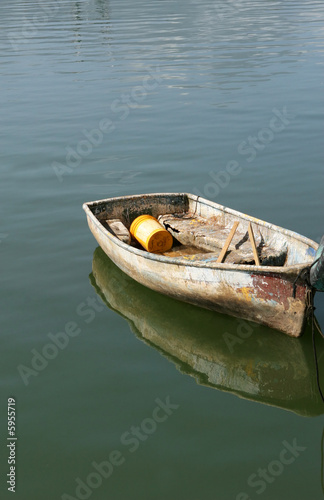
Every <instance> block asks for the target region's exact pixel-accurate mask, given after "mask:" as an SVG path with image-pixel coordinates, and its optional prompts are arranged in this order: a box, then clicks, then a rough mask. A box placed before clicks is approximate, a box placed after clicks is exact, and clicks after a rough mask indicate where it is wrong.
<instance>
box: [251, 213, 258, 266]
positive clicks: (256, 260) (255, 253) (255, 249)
mask: <svg viewBox="0 0 324 500" xmlns="http://www.w3.org/2000/svg"><path fill="white" fill-rule="evenodd" d="M248 232H249V237H250V241H251V245H252V250H253V255H254V260H255V264H256V265H257V266H259V265H260V260H259V255H258V251H257V248H256V245H255V239H254V233H253V229H252V224H251V222H250V223H249V227H248Z"/></svg>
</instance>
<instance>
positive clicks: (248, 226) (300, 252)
mask: <svg viewBox="0 0 324 500" xmlns="http://www.w3.org/2000/svg"><path fill="white" fill-rule="evenodd" d="M83 209H84V210H85V212H86V215H87V220H88V224H89V227H90V230H91V232H92V234H93V235H94V237H95V238H96V240H97V242H98V243H99V245H100V246H101V248H102V249H103V250H104V252H105V253H106V254H107V255H108V256H109V257H110V258H111V260H112V261H113V262H114V263H115V264H116V265H117V266H118V267H119V268H120V269H121V270H122V271H124V272H125V273H126V274H128V275H129V276H130V277H132V278H133V279H135V280H136V281H138V282H139V283H141V284H143V285H145V286H147V287H149V288H151V289H153V290H156V291H158V292H161V293H163V294H165V295H169V296H170V297H174V298H176V299H178V300H181V301H184V302H189V303H191V304H195V305H198V306H200V307H204V308H207V309H211V310H215V311H219V312H222V313H225V314H229V315H232V316H236V317H240V318H243V319H247V320H250V321H254V322H256V323H260V324H264V325H267V326H270V327H271V328H275V329H277V330H280V331H282V332H284V333H286V334H288V335H290V336H293V337H299V336H300V335H301V334H302V332H303V328H304V324H305V316H306V308H307V306H306V294H307V289H308V285H307V284H306V282H305V280H303V279H301V278H298V276H299V275H300V273H301V271H302V270H303V269H304V268H305V267H307V266H310V265H311V264H313V263H314V258H315V255H316V251H317V250H318V247H319V246H318V244H317V243H315V242H314V241H312V240H310V239H308V238H306V237H304V236H301V235H299V234H297V233H295V232H293V231H289V230H287V229H283V228H281V227H278V226H275V225H273V224H270V223H268V222H264V221H262V220H259V219H255V218H254V217H250V216H248V215H245V214H242V213H240V212H237V211H235V210H231V209H229V208H226V207H224V206H222V205H219V204H217V203H213V202H211V201H208V200H205V199H203V198H201V197H199V196H195V195H191V194H186V193H180V194H179V193H171V194H148V195H136V196H122V197H118V198H109V199H106V200H99V201H93V202H89V203H85V204H84V205H83ZM140 215H151V216H153V217H155V218H157V219H158V220H159V221H160V223H161V224H163V225H164V227H165V229H167V230H168V231H169V232H170V233H171V234H172V235H173V237H174V245H173V247H172V249H171V250H169V251H168V252H165V253H163V254H156V253H154V254H153V253H150V252H147V251H145V250H144V249H143V248H142V247H141V246H140V245H139V244H138V243H137V242H136V241H135V240H132V241H130V243H128V242H127V237H126V239H125V235H123V238H121V239H120V238H118V237H117V236H116V233H115V232H114V231H113V229H112V228H111V225H110V222H109V221H111V220H113V221H114V222H115V221H116V219H117V220H119V221H120V222H121V223H122V225H123V226H124V227H125V228H126V230H127V229H129V228H130V225H131V223H132V222H133V221H134V220H135V219H136V218H137V217H138V216H140ZM233 226H234V227H233ZM234 229H236V231H234ZM220 254H223V256H222V255H220ZM316 257H317V258H318V256H316ZM220 260H221V261H220ZM256 262H257V265H256ZM297 278H298V279H297ZM296 280H297V282H296V283H295V281H296ZM314 280H315V278H314ZM316 280H317V281H319V279H318V273H317V275H316ZM294 284H295V285H294ZM312 293H314V290H313V291H312Z"/></svg>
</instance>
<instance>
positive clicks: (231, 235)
mask: <svg viewBox="0 0 324 500" xmlns="http://www.w3.org/2000/svg"><path fill="white" fill-rule="evenodd" d="M238 225H239V222H237V221H236V222H234V224H233V227H232V229H231V232H230V234H229V235H228V237H227V240H226V241H225V243H224V246H223V248H222V251H221V253H220V254H219V257H218V259H217V261H216V262H218V263H220V262H223V260H224V257H225V255H226V252H227V250H228V247H229V246H230V244H231V241H232V239H233V237H234V234H235V231H236V229H237V226H238Z"/></svg>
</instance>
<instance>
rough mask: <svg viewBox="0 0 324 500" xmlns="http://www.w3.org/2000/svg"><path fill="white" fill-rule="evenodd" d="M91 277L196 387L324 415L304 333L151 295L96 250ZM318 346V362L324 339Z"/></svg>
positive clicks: (108, 302)
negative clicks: (296, 336)
mask: <svg viewBox="0 0 324 500" xmlns="http://www.w3.org/2000/svg"><path fill="white" fill-rule="evenodd" d="M90 281H91V284H92V285H93V286H94V288H95V290H96V292H97V293H98V294H99V296H100V297H101V299H102V300H103V301H104V302H105V303H106V305H107V306H108V307H109V308H110V309H112V310H113V311H115V312H117V313H118V314H120V315H121V316H122V317H123V318H125V319H126V320H127V321H128V323H129V326H130V328H131V330H132V331H133V333H134V334H135V335H136V336H137V338H138V339H139V340H141V341H143V342H145V343H146V344H148V345H149V346H150V347H153V348H155V349H157V350H158V351H159V352H160V354H162V355H163V356H165V357H166V358H167V359H168V360H169V361H170V362H172V363H174V364H175V366H176V368H177V369H178V370H179V371H180V372H181V373H183V374H185V375H190V376H191V377H193V378H194V379H195V380H196V382H197V384H199V385H203V386H206V387H209V388H211V389H217V390H220V391H222V392H229V393H232V394H234V395H235V396H238V397H241V398H244V399H248V400H252V401H255V402H258V403H262V404H267V405H271V406H276V407H279V408H282V409H284V410H289V411H293V412H295V413H297V414H299V415H303V416H307V417H311V416H317V415H322V414H323V412H324V406H323V403H322V401H321V397H320V394H319V391H318V387H317V383H316V371H315V365H314V359H313V349H312V339H311V336H310V335H305V336H304V337H303V338H302V339H298V340H296V339H292V338H289V337H288V336H287V335H282V334H280V333H279V332H276V331H274V330H271V329H270V328H268V327H265V326H262V325H257V324H255V323H250V322H248V321H244V320H241V319H237V318H233V317H230V316H226V315H223V314H217V313H213V312H211V311H207V310H204V309H199V308H196V307H194V306H191V305H190V304H185V303H184V302H179V301H177V300H173V299H171V298H170V297H166V296H165V295H162V294H159V293H156V292H154V291H152V290H149V289H148V288H146V287H144V286H142V285H140V284H139V283H137V282H136V281H134V280H133V279H131V278H130V277H129V276H127V275H126V274H125V273H123V272H122V271H121V270H120V269H118V267H117V266H115V264H114V263H113V262H112V261H111V260H110V259H109V258H108V257H107V256H106V255H105V253H104V252H103V251H102V249H101V248H99V247H97V248H96V250H95V252H94V255H93V261H92V273H91V275H90ZM197 332H199V335H197ZM317 347H318V352H319V353H321V362H322V361H323V359H324V358H322V353H324V339H322V338H319V339H318V342H317ZM287 353H289V355H287ZM321 368H323V363H321ZM322 371H323V370H322V369H321V373H322Z"/></svg>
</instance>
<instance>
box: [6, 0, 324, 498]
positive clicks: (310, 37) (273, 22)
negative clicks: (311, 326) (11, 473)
mask: <svg viewBox="0 0 324 500" xmlns="http://www.w3.org/2000/svg"><path fill="white" fill-rule="evenodd" d="M323 21H324V4H323V3H322V2H320V1H307V0H306V1H305V0H303V1H301V0H297V1H296V0H294V1H290V0H282V1H280V0H279V1H272V0H269V1H266V0H247V1H244V2H243V1H242V0H241V1H240V0H237V1H217V2H216V1H212V0H189V1H180V0H178V1H171V0H165V1H163V2H162V1H157V0H153V1H150V2H148V1H144V0H132V1H130V0H120V1H117V0H111V1H104V0H88V1H72V0H61V1H59V0H56V1H39V2H36V1H27V0H19V1H18V0H12V1H11V2H5V1H2V2H1V4H0V28H1V30H0V64H1V66H0V71H1V83H0V102H1V115H0V123H1V150H0V156H1V164H0V165H1V184H0V193H1V206H2V210H1V219H0V221H1V226H0V242H1V243H0V256H1V285H2V286H1V354H2V355H1V375H0V385H1V408H0V433H1V436H2V438H1V447H0V488H1V491H0V498H11V497H10V495H12V493H10V492H8V491H7V486H8V485H6V477H5V475H6V474H7V472H8V464H7V457H8V448H7V447H6V443H7V441H6V438H7V429H6V428H7V407H6V401H7V398H8V397H11V396H12V397H14V398H16V409H17V415H18V422H17V437H18V445H17V456H16V458H17V492H16V497H15V498H17V499H19V500H20V499H22V500H25V499H28V500H43V499H48V500H54V499H63V500H68V498H69V496H64V494H66V495H70V496H72V498H73V497H74V498H91V499H94V500H96V499H98V500H101V499H113V500H139V499H141V500H142V499H148V500H151V499H154V500H165V499H166V498H170V499H177V500H215V499H221V500H227V499H228V500H230V499H233V500H235V499H236V500H247V499H251V500H253V499H255V498H262V499H264V500H268V499H282V498H294V499H295V500H303V499H306V498H307V499H312V500H317V499H320V498H322V497H323V489H322V484H321V477H322V474H323V471H322V469H323V463H322V462H321V460H322V454H321V438H322V430H323V419H322V412H323V407H322V406H321V405H320V403H319V399H318V394H317V392H316V387H315V379H314V365H313V359H312V350H311V344H310V331H309V330H308V331H307V332H306V334H305V336H304V337H303V339H302V340H300V341H299V340H297V341H291V340H290V339H288V338H286V337H284V339H283V338H282V336H278V334H277V333H275V332H271V331H269V330H266V329H262V328H257V329H256V330H255V331H254V332H253V334H251V335H250V336H248V338H246V340H244V342H241V343H238V344H235V345H234V348H233V352H231V351H230V350H229V349H228V347H227V346H226V345H225V344H224V342H222V340H223V339H224V334H225V333H231V334H233V335H236V337H237V335H238V333H237V332H238V328H239V324H238V322H237V321H236V320H232V319H229V318H225V317H222V316H221V315H216V314H215V315H214V314H211V313H209V312H208V311H200V310H197V309H195V308H192V307H190V306H185V305H179V304H177V303H175V302H174V301H170V300H169V299H165V298H162V297H159V296H157V295H156V294H152V292H148V291H146V290H143V289H142V288H141V287H139V286H138V285H135V284H134V283H132V282H128V281H127V280H126V281H125V277H124V276H123V275H121V274H120V273H118V270H116V269H115V268H114V267H113V266H112V265H111V264H110V263H109V261H108V260H107V259H106V258H105V257H104V256H103V255H102V253H100V251H98V250H96V253H95V256H94V262H93V266H94V274H96V277H94V276H93V275H91V276H90V277H89V274H90V273H91V270H92V260H93V254H94V251H95V249H96V243H95V241H94V239H93V238H92V236H91V234H90V232H89V231H88V228H87V226H86V222H85V217H84V213H83V212H82V209H81V205H82V203H83V202H84V201H90V200H94V199H100V198H105V197H109V196H118V195H123V194H132V193H149V192H193V193H196V194H201V195H204V196H205V197H207V198H209V199H212V200H214V201H217V202H220V203H222V204H224V205H226V206H230V207H231V208H234V209H237V210H240V211H243V212H245V213H248V214H251V215H254V216H256V217H259V218H261V219H264V220H268V221H270V222H273V223H275V224H278V225H281V226H283V227H287V228H289V229H293V230H295V231H297V232H299V233H301V234H304V235H305V236H308V237H310V238H312V239H314V240H316V241H319V240H320V237H321V235H322V233H323V195H322V193H323V161H322V160H323V121H322V117H323V108H324V99H323V49H324V33H323ZM280 117H281V118H280ZM234 162H235V163H234ZM233 165H235V172H236V174H235V175H234V174H232V173H229V172H231V171H230V168H231V166H233ZM112 278H114V279H115V281H111V279H112ZM98 282H100V283H101V286H99V285H98ZM116 283H117V284H118V283H121V285H120V287H118V286H117V285H116ZM123 283H124V285H125V286H124V285H122V284H123ZM98 294H101V297H102V298H103V299H104V300H105V301H106V302H105V303H104V304H102V303H101V302H99V300H100V299H99V295H98ZM108 303H109V304H110V306H111V307H112V308H113V309H116V310H118V312H119V313H120V314H122V315H123V316H121V315H119V314H117V313H116V311H114V310H113V309H110V308H109V307H107V304H108ZM316 305H317V317H318V319H319V321H320V323H321V324H322V325H324V302H323V297H322V296H320V295H318V296H317V300H316ZM125 317H126V319H125ZM127 319H128V320H129V322H128V321H127ZM65 329H67V330H68V331H69V332H70V333H71V334H73V335H74V336H70V337H69V339H70V340H69V343H68V345H66V346H64V347H62V348H60V349H59V348H57V349H56V351H55V349H54V350H53V349H52V350H51V348H48V350H47V351H46V349H47V348H46V346H47V345H48V344H49V343H51V337H49V334H50V333H51V334H52V336H54V337H56V338H58V337H60V336H59V333H61V332H64V330H65ZM142 336H144V337H146V340H147V341H148V342H141V339H142ZM52 338H53V337H52ZM60 338H61V339H63V338H66V335H65V336H64V335H61V337H60ZM165 339H167V340H165ZM175 339H176V340H177V342H175ZM179 339H180V340H179ZM197 339H199V340H197ZM61 342H63V340H61ZM159 343H160V344H161V345H160V346H159V349H157V348H156V346H157V345H158V344H159ZM197 343H198V344H199V345H198V344H197ZM62 345H64V342H63V344H62ZM154 346H155V347H154ZM43 349H45V351H46V352H47V354H48V356H52V359H50V360H48V361H47V362H46V363H47V364H46V366H44V361H43V362H42V361H41V360H38V362H37V361H35V359H34V361H33V358H34V356H35V353H36V352H37V353H41V352H42V350H43ZM188 353H189V354H188ZM322 353H324V346H323V342H320V339H318V354H319V357H320V362H319V364H320V369H321V372H322V374H323V373H324V366H323V361H324V355H323V357H321V354H322ZM36 357H37V355H36ZM186 357H187V358H186ZM184 358H186V359H187V362H184V361H180V359H184ZM45 361H46V360H45ZM32 363H34V368H33V365H32ZM35 363H36V365H35ZM37 363H38V364H37ZM42 363H43V365H42ZM22 365H23V366H24V367H27V370H30V371H27V372H26V368H21V366H22ZM35 366H36V369H35ZM19 367H20V368H19ZM19 370H20V372H19ZM22 370H25V371H23V373H25V376H23V377H22V376H21V373H22ZM31 370H34V371H31ZM197 380H198V382H199V383H197ZM322 382H323V383H324V380H323V377H322ZM215 386H216V388H215ZM233 392H234V393H236V394H239V395H240V396H241V397H237V395H235V394H233ZM168 398H169V401H170V402H171V403H172V405H174V406H173V409H169V410H163V409H160V410H159V412H157V411H156V412H155V413H154V411H155V409H156V408H157V405H158V404H160V408H161V402H162V403H164V404H165V403H166V401H167V400H168ZM251 400H252V401H251ZM157 401H159V402H157ZM264 403H268V404H264ZM271 405H275V406H271ZM176 407H177V408H176ZM292 410H294V411H292ZM163 412H164V413H163ZM152 415H155V416H157V415H158V416H159V417H158V418H160V420H162V419H163V421H157V420H156V419H155V420H154V419H152ZM164 417H167V418H166V419H164ZM148 419H149V420H148ZM138 426H139V427H141V430H140V431H138V430H136V427H138ZM143 429H144V431H143ZM136 432H141V434H138V435H137V436H138V437H134V436H135V434H134V433H136ZM143 432H144V433H143ZM126 433H128V434H126ZM125 434H126V435H125ZM131 435H132V436H133V437H132V439H133V441H132V442H131V443H132V444H131V443H130V441H129V439H130V438H131ZM287 443H288V447H289V446H293V444H294V443H295V444H296V443H297V447H298V448H297V451H296V448H295V451H294V452H291V451H287V452H285V451H284V450H285V449H287V450H288V448H287ZM114 450H119V454H118V453H117V454H115V455H114V454H112V452H113V451H114ZM111 454H112V455H111ZM103 461H105V462H107V461H110V462H114V461H115V462H116V464H117V463H118V464H119V465H115V466H113V470H112V466H108V465H107V464H106V469H105V471H106V472H105V474H106V476H109V477H106V478H103V477H102V475H101V476H100V475H99V476H98V472H97V473H96V469H95V468H94V465H93V463H94V462H96V463H97V464H101V463H102V462H103ZM288 461H289V463H287V462H288ZM264 469H265V470H266V472H265V474H267V475H266V476H264V477H263V478H261V476H260V475H262V474H264V472H262V470H264ZM260 471H261V472H260ZM94 473H95V474H94ZM96 474H97V475H96ZM253 474H254V476H253V477H251V476H252V475H253ZM77 478H80V480H81V481H84V482H87V481H88V483H89V484H90V485H92V486H91V488H90V489H89V487H88V489H85V490H82V489H80V490H79V491H77V492H76V488H77V484H78V483H77ZM249 478H250V480H249ZM248 480H249V481H250V483H251V482H252V483H253V484H252V485H251V484H248V483H247V481H248ZM257 481H258V482H257ZM261 490H262V491H261ZM241 492H245V495H243V494H242V495H240V493H241Z"/></svg>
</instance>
